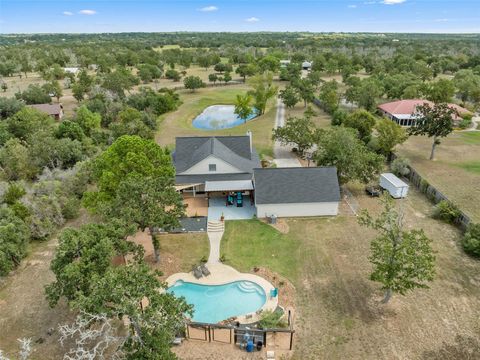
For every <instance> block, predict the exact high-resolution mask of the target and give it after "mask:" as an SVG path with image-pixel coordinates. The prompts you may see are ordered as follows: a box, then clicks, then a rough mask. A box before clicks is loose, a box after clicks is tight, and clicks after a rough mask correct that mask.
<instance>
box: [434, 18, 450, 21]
mask: <svg viewBox="0 0 480 360" xmlns="http://www.w3.org/2000/svg"><path fill="white" fill-rule="evenodd" d="M450 20H451V19H447V18H443V19H435V22H447V21H450Z"/></svg>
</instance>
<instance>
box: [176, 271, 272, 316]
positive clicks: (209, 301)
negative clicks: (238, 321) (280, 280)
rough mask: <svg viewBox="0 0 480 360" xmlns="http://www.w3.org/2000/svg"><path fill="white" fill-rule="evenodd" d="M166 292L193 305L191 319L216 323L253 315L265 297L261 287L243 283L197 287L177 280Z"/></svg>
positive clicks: (197, 285)
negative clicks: (235, 317) (183, 298)
mask: <svg viewBox="0 0 480 360" xmlns="http://www.w3.org/2000/svg"><path fill="white" fill-rule="evenodd" d="M167 291H168V292H169V293H173V294H174V295H175V296H177V297H180V296H183V297H185V300H186V301H187V303H189V304H191V305H193V306H194V313H193V320H194V321H198V322H204V323H217V322H219V321H222V320H225V319H228V318H230V317H233V316H240V315H245V314H248V313H253V312H255V311H257V310H258V309H260V308H261V307H262V306H263V305H264V304H265V302H266V301H267V297H266V295H265V291H264V290H263V288H262V287H261V286H260V285H258V284H256V283H254V282H252V281H247V280H244V281H243V280H242V281H235V282H231V283H228V284H224V285H201V284H194V283H190V282H185V281H183V280H178V281H177V282H175V284H174V285H173V286H171V287H170V288H168V290H167Z"/></svg>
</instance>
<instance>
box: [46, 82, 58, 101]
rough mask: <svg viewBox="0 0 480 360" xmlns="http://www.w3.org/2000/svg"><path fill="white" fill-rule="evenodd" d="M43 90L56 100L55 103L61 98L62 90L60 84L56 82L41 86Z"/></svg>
mask: <svg viewBox="0 0 480 360" xmlns="http://www.w3.org/2000/svg"><path fill="white" fill-rule="evenodd" d="M43 89H44V90H45V91H46V92H47V93H48V94H49V95H52V96H54V97H56V98H57V102H59V101H60V98H61V97H62V96H63V90H62V87H61V86H60V83H59V82H58V81H57V80H53V81H51V82H49V83H46V84H45V85H43Z"/></svg>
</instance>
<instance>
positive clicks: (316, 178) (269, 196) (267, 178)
mask: <svg viewBox="0 0 480 360" xmlns="http://www.w3.org/2000/svg"><path fill="white" fill-rule="evenodd" d="M253 178H254V183H255V203H256V204H285V203H287V204H291V203H315V202H337V201H340V188H339V185H338V179H337V169H336V168H335V167H309V168H304V167H298V168H294V167H292V168H265V169H255V170H254V173H253Z"/></svg>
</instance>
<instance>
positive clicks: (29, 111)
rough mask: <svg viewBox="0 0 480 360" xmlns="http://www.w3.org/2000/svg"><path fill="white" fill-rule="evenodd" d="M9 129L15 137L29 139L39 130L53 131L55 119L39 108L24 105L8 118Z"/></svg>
mask: <svg viewBox="0 0 480 360" xmlns="http://www.w3.org/2000/svg"><path fill="white" fill-rule="evenodd" d="M7 125H8V131H9V132H10V133H11V134H12V135H14V136H15V137H17V138H19V139H21V140H26V141H29V140H30V138H32V137H34V136H36V135H37V134H38V133H39V132H41V131H45V132H51V131H52V130H53V127H54V125H55V121H54V120H53V119H52V117H51V116H49V115H48V114H45V113H44V112H41V111H39V110H37V109H33V108H30V107H24V108H23V109H21V110H20V111H18V112H17V113H16V114H15V115H13V116H11V117H10V118H9V119H8V120H7Z"/></svg>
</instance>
